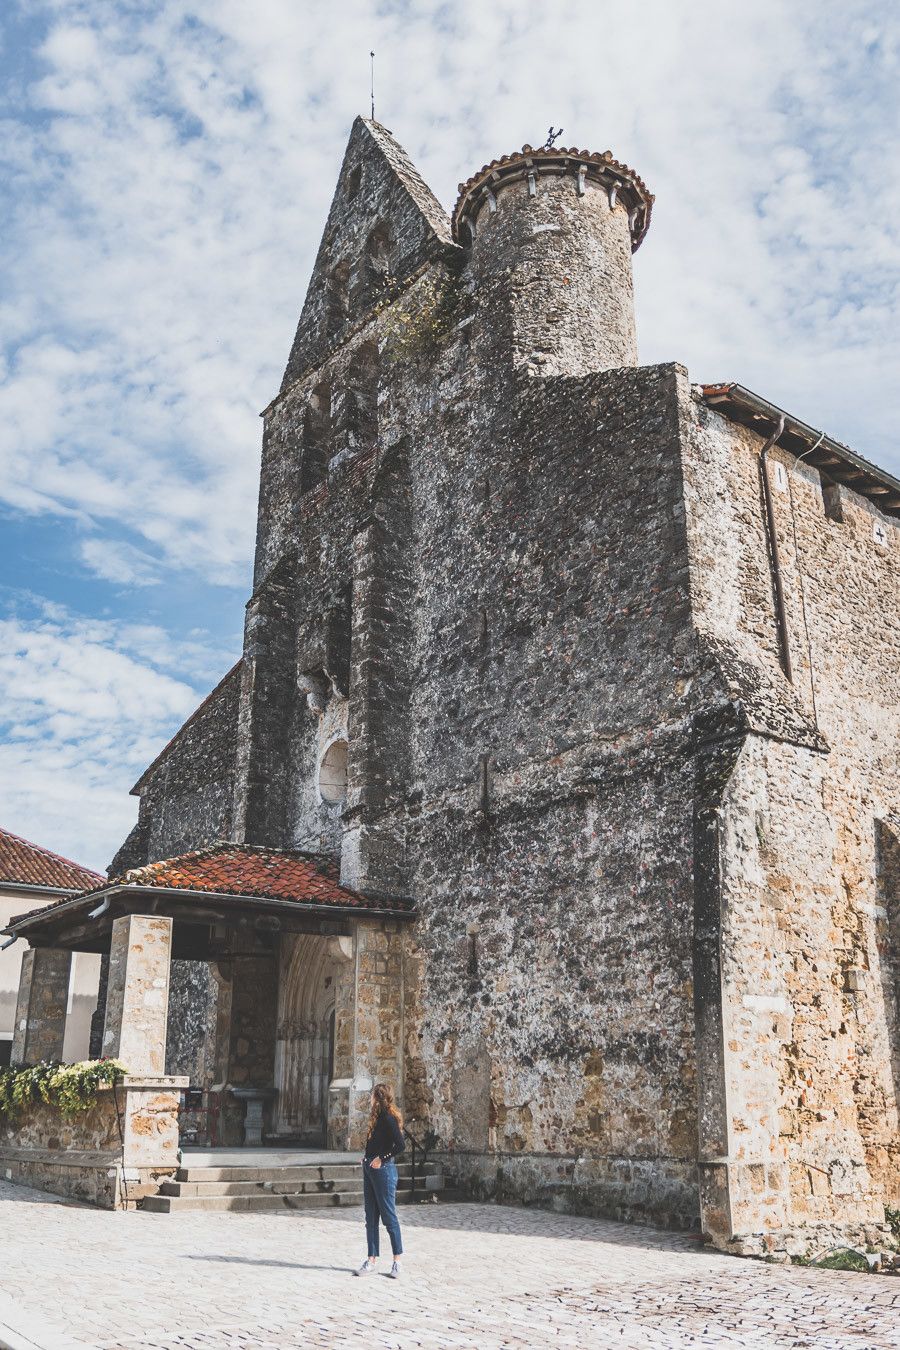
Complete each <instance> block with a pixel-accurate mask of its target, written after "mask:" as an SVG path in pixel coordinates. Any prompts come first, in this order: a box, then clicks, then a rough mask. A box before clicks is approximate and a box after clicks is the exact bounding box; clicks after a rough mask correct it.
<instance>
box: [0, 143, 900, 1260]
mask: <svg viewBox="0 0 900 1350" xmlns="http://www.w3.org/2000/svg"><path fill="white" fill-rule="evenodd" d="M652 206H653V197H652V196H651V194H650V192H649V191H648V190H647V187H646V186H645V184H644V183H643V181H642V180H641V178H640V177H639V176H638V175H637V174H636V173H635V172H634V171H633V170H632V169H630V168H628V167H627V166H626V165H624V164H622V163H619V162H618V161H617V160H616V159H614V158H613V156H612V155H611V154H610V153H609V152H606V153H602V154H600V153H591V152H588V151H585V150H578V149H574V148H573V149H562V148H556V147H544V148H541V149H533V148H532V147H530V146H527V145H526V146H524V147H523V149H522V150H521V151H518V152H516V153H514V154H510V155H506V156H504V157H503V158H501V159H498V160H495V161H494V162H492V163H491V164H489V165H486V166H485V167H484V168H482V169H481V170H479V171H478V173H476V174H475V175H474V176H473V177H472V178H470V179H469V180H468V181H467V182H465V183H464V184H462V185H461V188H460V194H459V198H458V201H457V203H456V206H455V208H454V211H453V214H452V217H451V218H448V217H447V215H446V214H445V212H444V210H443V208H442V207H441V205H440V204H439V203H438V201H437V200H436V198H435V197H434V195H433V194H432V193H431V191H430V190H429V188H428V187H427V186H426V184H425V183H424V182H423V181H422V179H421V178H420V176H419V175H418V173H417V172H416V170H415V168H414V167H413V165H412V164H411V162H410V160H409V159H408V157H407V155H406V154H405V152H404V151H403V150H402V148H401V147H400V146H399V145H398V144H397V142H396V141H395V140H394V139H393V137H392V135H391V134H390V132H388V131H387V130H386V129H385V128H384V127H382V126H381V125H379V124H378V123H377V122H374V121H369V120H364V119H362V118H360V119H357V121H356V123H355V124H354V126H353V129H352V133H351V135H350V140H349V143H348V145H347V150H346V154H345V156H344V161H343V165H342V167H341V171H340V175H339V177H338V182H337V188H336V191H335V195H334V200H333V203H332V206H331V210H330V213H329V216H328V220H327V224H326V227H325V233H324V235H323V237H322V242H321V246H320V248H319V252H318V255H317V258H316V262H315V267H314V270H313V274H312V279H311V281H310V284H309V289H308V292H307V296H306V300H305V303H304V305H303V309H302V312H301V315H300V320H299V324H298V327H297V333H296V337H295V339H294V343H293V347H292V349H291V352H290V356H289V359H288V363H287V368H286V371H285V375H284V380H283V382H282V385H281V389H280V390H279V392H278V393H277V395H276V396H275V398H274V399H273V400H272V402H271V403H270V404H269V406H268V407H267V408H266V409H265V411H264V413H263V419H264V431H263V449H262V468H261V479H260V495H259V514H258V526H257V544H256V559H255V571H254V581H253V593H252V595H251V597H250V600H249V602H248V605H247V614H246V628H245V639H244V650H243V655H242V657H241V660H240V661H239V662H238V664H237V665H236V666H235V667H234V669H233V670H231V671H230V672H229V674H228V675H226V677H225V678H224V680H223V681H222V682H221V684H219V686H218V687H217V688H216V689H215V690H213V692H212V693H211V694H210V695H209V697H208V698H207V699H206V701H205V702H204V703H203V704H202V705H201V707H200V708H199V709H198V710H197V711H196V712H195V713H194V715H193V716H192V717H191V718H189V720H188V721H187V722H186V723H185V725H184V726H183V727H182V729H181V730H180V731H179V732H178V733H177V735H176V736H175V737H174V738H173V740H172V741H171V742H170V743H169V745H168V746H166V748H165V749H164V750H163V751H162V753H161V754H160V755H159V756H158V758H157V759H156V760H155V761H154V763H153V764H151V765H150V767H149V768H148V769H147V770H146V772H145V773H144V775H143V776H142V778H141V779H140V781H139V782H138V784H137V785H136V787H135V789H134V791H135V793H136V794H138V796H139V798H140V814H139V819H138V823H137V825H136V827H135V829H134V831H133V832H132V834H131V835H130V837H129V838H128V840H127V841H126V842H125V844H124V845H123V847H122V849H121V850H120V852H119V853H118V855H117V857H116V858H115V860H114V862H113V864H112V867H111V869H110V881H109V883H108V884H107V886H106V889H105V892H103V893H102V894H101V896H100V903H99V904H97V903H96V898H97V892H96V891H95V892H94V893H92V894H91V897H90V900H89V901H88V900H85V901H84V902H83V905H82V908H81V910H79V909H78V902H72V901H69V902H66V904H67V906H68V908H66V907H65V906H60V907H59V909H60V914H61V915H63V916H65V915H68V916H69V917H68V921H67V922H68V927H64V925H63V918H62V917H60V918H57V919H56V920H54V919H53V918H52V917H48V912H45V913H44V915H43V917H42V918H40V919H38V918H35V917H32V918H30V919H26V920H23V921H21V922H20V923H19V924H18V932H19V935H20V936H24V937H26V938H29V937H33V938H34V939H35V942H37V941H38V940H40V941H43V942H44V943H45V945H46V944H47V943H50V942H51V941H54V940H55V941H57V942H58V945H60V946H68V947H78V945H79V944H80V945H81V946H82V947H86V948H87V949H89V950H92V949H93V950H104V947H103V942H104V941H105V942H106V948H105V949H106V950H109V942H110V939H109V923H110V922H111V921H112V920H113V919H114V918H115V916H116V915H117V914H119V915H121V914H123V913H124V912H125V909H124V908H123V906H125V907H127V906H130V911H129V912H135V909H136V908H137V912H139V913H147V912H150V911H149V907H148V904H147V900H146V897H148V896H151V895H152V896H154V900H153V905H154V908H153V910H152V912H153V913H155V914H168V915H170V916H171V917H172V918H173V921H174V938H173V942H174V946H173V948H172V955H173V957H174V961H173V967H172V970H173V974H172V980H171V992H170V996H169V1022H168V1061H167V1063H168V1068H169V1070H170V1071H171V1072H181V1073H183V1074H188V1075H189V1076H190V1078H191V1082H192V1086H193V1088H194V1090H195V1094H201V1095H203V1099H204V1101H205V1102H208V1101H209V1100H210V1099H211V1098H212V1097H213V1096H214V1095H215V1094H216V1093H218V1094H219V1097H220V1098H221V1099H222V1101H223V1105H222V1111H221V1118H220V1121H219V1128H220V1130H221V1132H222V1133H221V1136H220V1137H222V1138H227V1137H229V1136H228V1130H229V1129H231V1130H239V1128H240V1122H237V1123H235V1122H234V1121H233V1120H232V1119H231V1117H229V1114H228V1111H229V1109H230V1108H228V1107H227V1106H226V1105H225V1104H224V1097H225V1096H226V1095H227V1094H228V1090H229V1089H233V1088H235V1087H236V1086H240V1087H242V1088H243V1089H245V1091H249V1090H250V1089H256V1090H258V1092H259V1094H260V1098H261V1099H264V1103H265V1104H264V1110H263V1115H262V1125H261V1133H262V1134H263V1136H264V1137H265V1138H267V1139H277V1138H280V1139H283V1140H292V1141H295V1142H300V1143H303V1142H307V1143H310V1144H315V1143H319V1144H321V1143H326V1142H327V1143H328V1145H329V1146H330V1147H333V1148H344V1147H346V1148H355V1147H357V1146H358V1144H359V1142H360V1138H361V1131H362V1129H363V1122H364V1118H365V1112H366V1106H367V1101H368V1089H369V1087H370V1085H371V1083H372V1081H373V1080H376V1079H381V1078H387V1079H390V1080H392V1081H393V1082H394V1083H395V1084H396V1086H397V1089H398V1093H399V1096H400V1098H401V1101H402V1104H403V1106H404V1109H405V1112H406V1115H407V1118H408V1122H409V1124H410V1127H411V1129H412V1130H413V1131H414V1132H416V1133H417V1134H418V1135H419V1136H420V1137H425V1136H426V1135H428V1136H429V1137H430V1139H431V1141H432V1147H433V1150H434V1153H435V1156H439V1157H440V1158H441V1159H442V1161H443V1164H444V1166H445V1168H446V1169H447V1171H448V1172H449V1174H450V1175H451V1176H453V1177H454V1178H455V1180H456V1181H457V1182H458V1184H460V1185H463V1186H466V1187H468V1188H469V1189H470V1190H471V1191H473V1192H474V1193H476V1194H481V1195H494V1196H497V1197H499V1198H501V1199H503V1198H506V1199H513V1200H524V1201H535V1202H538V1203H543V1204H550V1205H553V1206H556V1207H558V1208H564V1209H569V1210H574V1211H581V1212H586V1213H598V1214H607V1215H613V1216H616V1217H620V1218H625V1219H631V1220H640V1221H645V1222H651V1223H662V1224H667V1225H674V1226H696V1225H697V1224H698V1223H700V1224H702V1226H703V1228H704V1230H705V1231H706V1232H707V1233H708V1234H710V1235H711V1236H712V1237H713V1238H714V1239H715V1240H716V1241H717V1242H719V1243H720V1244H721V1245H723V1246H728V1247H729V1249H730V1250H734V1251H743V1252H763V1251H766V1250H777V1249H781V1250H783V1249H785V1248H787V1249H788V1250H790V1249H791V1245H792V1244H793V1249H795V1250H801V1249H804V1244H806V1245H808V1244H809V1243H810V1242H812V1243H813V1244H815V1243H816V1242H819V1243H821V1242H822V1241H825V1240H829V1239H842V1240H863V1239H864V1237H865V1235H867V1234H869V1235H871V1234H872V1233H873V1232H880V1231H883V1230H881V1228H880V1226H881V1225H883V1224H884V1220H885V1215H884V1207H885V1204H893V1205H898V1204H900V1138H898V1091H900V1016H898V994H900V894H898V885H900V756H898V750H900V711H898V706H900V606H898V578H900V531H898V523H900V482H898V481H897V479H895V478H893V477H892V476H891V475H889V474H887V473H885V472H883V471H881V470H880V469H878V468H877V467H875V466H874V465H872V464H871V463H869V462H868V461H867V460H865V459H863V458H862V457H861V456H860V455H858V454H856V453H854V452H852V451H850V450H849V449H847V448H846V447H845V446H843V445H841V444H838V443H837V442H835V441H834V440H832V439H830V438H829V437H827V436H825V435H823V434H820V433H819V432H818V431H817V430H815V429H814V428H812V427H809V426H807V425H806V424H804V423H803V422H802V421H800V420H799V419H797V418H795V417H793V416H791V415H789V414H787V413H785V412H783V411H782V410H780V409H779V408H776V407H775V406H773V405H772V404H771V403H769V402H767V401H766V400H765V399H763V398H761V397H759V396H758V395H756V394H753V393H751V392H750V391H749V390H748V389H746V388H744V387H742V386H740V385H738V384H712V385H710V384H706V385H700V384H696V383H692V382H691V379H690V377H689V375H688V372H687V371H686V370H685V369H684V367H683V366H680V365H678V364H677V363H674V362H673V363H671V364H665V365H656V366H641V365H640V364H639V363H638V355H637V346H636V340H635V321H634V306H633V294H632V262H631V259H632V254H633V253H634V252H635V250H636V249H637V248H638V247H639V246H640V244H641V243H642V241H643V239H644V236H645V235H646V233H647V230H648V228H649V225H650V219H651V212H652ZM688 321H689V316H688ZM135 897H137V898H135ZM141 897H143V900H142V901H141ZM141 903H143V905H144V908H143V909H142V908H141ZM88 904H90V905H91V909H90V913H89V914H87V917H86V906H87V905H88ZM104 907H105V908H104ZM52 914H53V911H52V910H51V911H49V915H50V916H52ZM73 916H74V917H73ZM76 920H77V922H76ZM54 922H55V923H56V928H55V929H54V928H53V924H54ZM92 924H93V925H94V926H93V927H91V925H92ZM79 925H80V926H79ZM14 927H15V926H14ZM9 931H13V929H12V928H11V929H10V930H9ZM54 933H55V934H56V938H54ZM101 933H105V935H106V936H105V939H104V938H101V937H100V936H99V935H100V934H101ZM41 935H43V936H41ZM110 987H112V977H110ZM99 1013H100V1016H99V1018H98V1032H99V1031H100V1030H102V1021H103V1016H102V1015H103V1007H102V998H101V1007H100V1009H99ZM108 1023H109V1019H108V1018H107V1025H108ZM100 1045H101V1038H100V1037H99V1036H98V1049H99V1048H100ZM102 1045H103V1048H104V1049H106V1050H108V1049H109V1046H108V1044H107V1043H106V1042H102ZM157 1071H159V1070H157ZM232 1095H233V1094H232ZM235 1137H236V1138H239V1134H237V1135H235Z"/></svg>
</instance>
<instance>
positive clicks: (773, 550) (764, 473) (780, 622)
mask: <svg viewBox="0 0 900 1350" xmlns="http://www.w3.org/2000/svg"><path fill="white" fill-rule="evenodd" d="M784 421H785V416H784V413H782V414H781V416H780V417H779V419H778V423H777V425H776V427H775V430H774V431H773V432H772V434H771V435H770V437H769V439H768V440H767V441H766V443H765V445H764V446H763V448H762V450H761V451H760V456H759V476H760V481H761V485H762V495H763V503H764V505H765V508H766V535H767V536H768V540H769V558H770V560H771V563H772V586H773V589H774V591H775V626H776V628H777V630H778V654H779V656H780V658H781V669H782V670H783V671H784V673H785V676H786V678H787V679H789V680H793V673H792V671H791V648H790V642H789V640H788V626H787V611H786V610H785V605H784V584H783V582H782V579H781V558H780V557H779V553H778V531H777V529H776V528H775V508H774V506H773V504H772V485H771V484H770V482H769V451H770V450H771V449H772V446H773V445H777V443H778V438H779V436H781V434H782V432H783V431H784Z"/></svg>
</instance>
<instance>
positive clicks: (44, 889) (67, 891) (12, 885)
mask: <svg viewBox="0 0 900 1350" xmlns="http://www.w3.org/2000/svg"><path fill="white" fill-rule="evenodd" d="M10 891H14V892H18V893H22V892H24V894H26V895H80V894H81V892H80V891H78V890H76V888H75V887H74V886H37V885H35V884H33V883H32V882H28V881H0V894H6V893H7V892H10Z"/></svg>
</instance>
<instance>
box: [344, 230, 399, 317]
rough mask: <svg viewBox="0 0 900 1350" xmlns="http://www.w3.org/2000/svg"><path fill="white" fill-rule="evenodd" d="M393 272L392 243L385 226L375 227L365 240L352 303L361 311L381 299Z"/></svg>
mask: <svg viewBox="0 0 900 1350" xmlns="http://www.w3.org/2000/svg"><path fill="white" fill-rule="evenodd" d="M393 272H394V241H393V237H392V235H391V232H390V230H389V229H388V227H387V226H386V225H381V224H379V225H376V226H375V228H374V230H372V231H371V233H370V234H369V237H368V239H367V240H366V246H365V249H364V250H363V256H362V259H361V260H360V264H359V267H358V268H357V272H356V278H355V281H354V285H353V291H354V295H353V303H354V305H355V306H358V307H359V308H361V309H365V308H368V306H370V305H374V304H375V303H376V302H377V301H378V300H380V299H382V297H383V296H384V294H385V290H386V288H387V287H388V285H389V283H390V281H391V279H392V276H393Z"/></svg>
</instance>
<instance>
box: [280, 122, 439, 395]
mask: <svg viewBox="0 0 900 1350" xmlns="http://www.w3.org/2000/svg"><path fill="white" fill-rule="evenodd" d="M455 247H456V246H455V245H454V244H453V241H452V235H451V230H450V220H449V218H448V216H447V213H446V211H445V210H444V208H443V207H442V206H441V204H440V202H439V201H438V200H437V198H436V197H435V195H434V193H433V192H432V191H431V189H430V188H429V187H428V185H427V184H426V183H425V181H424V180H423V179H422V177H421V176H420V174H419V173H418V171H417V170H416V168H415V166H414V164H413V163H412V161H411V159H410V158H409V156H408V155H407V153H406V151H405V150H404V149H403V147H402V146H401V145H400V144H399V143H398V142H397V141H395V140H394V137H393V136H392V135H391V133H390V132H389V131H388V130H387V128H386V127H383V126H381V124H380V123H379V122H374V121H372V120H370V119H369V118H364V117H357V119H356V121H355V122H354V123H353V128H352V130H351V132H350V139H349V141H348V143H347V149H346V151H345V153H344V160H343V164H342V165H341V171H340V174H339V175H338V181H337V187H336V189H335V194H334V198H333V200H332V203H331V209H330V210H329V213H328V220H327V223H326V225H325V232H324V234H323V235H322V242H321V243H320V245H319V251H318V254H317V256H316V261H315V265H314V267H313V272H312V277H311V278H310V283H309V288H308V290H307V293H306V300H305V301H304V305H303V310H302V312H301V315H300V322H299V324H298V325H297V334H296V337H295V338H294V345H293V347H292V349H291V355H290V359H289V361H288V364H287V369H286V371H285V375H284V380H283V381H282V389H285V388H287V387H288V386H289V385H290V384H292V383H293V382H294V380H296V379H297V378H298V376H299V375H300V374H301V373H302V372H303V370H304V369H306V368H307V367H308V366H310V365H312V364H314V363H315V362H316V361H318V360H321V358H322V357H323V356H324V355H325V353H326V352H327V351H328V350H329V349H330V348H331V347H332V346H334V345H335V344H337V343H338V342H340V340H341V338H342V336H343V335H345V334H346V333H347V332H348V331H349V330H350V328H352V326H353V324H354V323H356V322H358V321H359V320H360V319H361V318H363V317H364V316H365V314H366V313H367V312H368V311H369V310H371V309H372V308H374V306H375V305H376V304H377V303H378V301H379V300H380V299H384V298H387V297H388V296H389V295H390V293H391V291H392V288H394V287H395V286H396V285H397V284H398V283H399V282H401V281H402V280H403V279H404V277H407V276H409V275H410V273H412V272H414V271H415V270H416V269H417V268H418V267H419V266H421V264H422V263H423V262H425V261H426V259H427V258H428V257H430V256H434V255H435V254H436V253H439V252H442V251H445V250H453V249H454V248H455Z"/></svg>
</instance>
